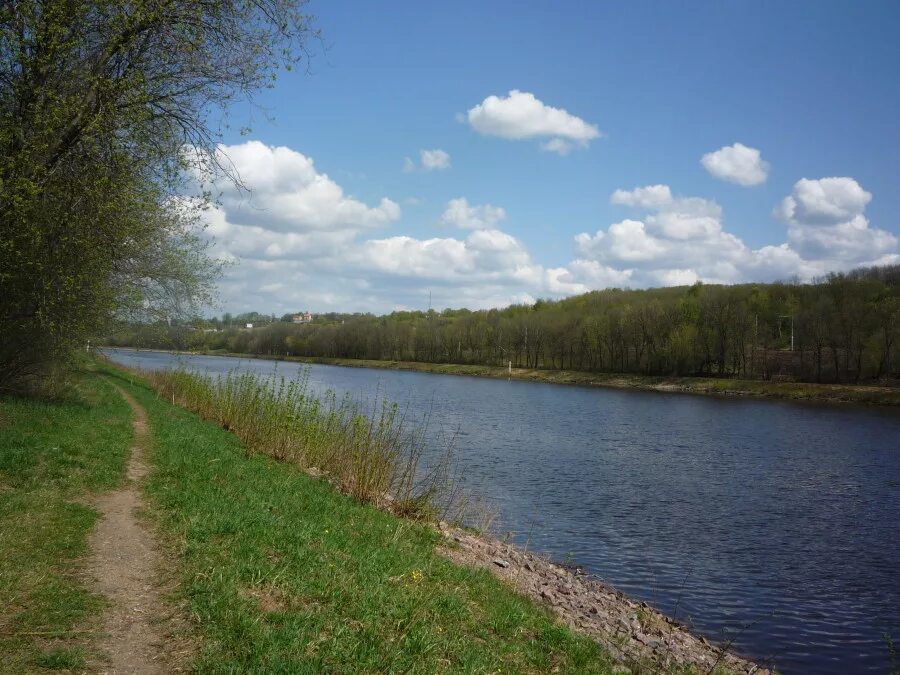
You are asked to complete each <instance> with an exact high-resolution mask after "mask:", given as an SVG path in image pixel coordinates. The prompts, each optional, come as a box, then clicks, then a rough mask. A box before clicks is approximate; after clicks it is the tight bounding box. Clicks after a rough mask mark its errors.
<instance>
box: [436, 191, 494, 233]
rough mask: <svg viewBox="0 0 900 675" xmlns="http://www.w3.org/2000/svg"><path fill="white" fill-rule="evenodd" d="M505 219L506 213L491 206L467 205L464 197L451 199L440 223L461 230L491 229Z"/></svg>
mask: <svg viewBox="0 0 900 675" xmlns="http://www.w3.org/2000/svg"><path fill="white" fill-rule="evenodd" d="M504 218H506V211H505V210H504V209H502V208H501V207H499V206H492V205H491V204H481V205H469V202H468V200H467V199H466V198H465V197H459V198H457V199H451V200H450V201H449V202H447V208H446V209H445V210H444V214H443V215H442V216H441V222H443V223H444V224H445V225H452V226H453V227H461V228H463V229H468V230H471V229H484V228H492V227H494V226H495V225H496V224H497V223H499V222H500V221H501V220H503V219H504Z"/></svg>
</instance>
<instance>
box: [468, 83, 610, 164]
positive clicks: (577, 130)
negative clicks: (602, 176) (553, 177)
mask: <svg viewBox="0 0 900 675" xmlns="http://www.w3.org/2000/svg"><path fill="white" fill-rule="evenodd" d="M466 118H467V119H468V121H469V124H470V125H471V126H472V128H473V129H475V130H476V131H477V132H479V133H480V134H484V135H485V136H499V137H500V138H506V139H509V140H523V139H532V138H546V139H548V140H547V141H545V142H544V143H543V144H542V145H541V148H542V149H544V150H547V151H550V152H556V153H558V154H561V155H565V154H567V153H568V152H569V151H571V150H572V149H573V148H574V147H576V146H577V147H587V145H588V144H589V143H590V142H591V141H592V140H594V139H596V138H599V137H600V136H601V133H600V130H599V129H598V128H597V127H596V125H593V124H590V123H588V122H585V121H584V120H583V119H581V118H580V117H576V116H575V115H572V114H570V113H569V112H567V111H566V110H563V109H562V108H554V107H552V106H549V105H546V104H545V103H543V102H542V101H540V100H539V99H538V98H536V97H535V95H534V94H531V93H529V92H524V91H518V90H516V89H514V90H512V91H510V92H509V94H508V95H507V96H506V97H499V96H488V97H487V98H486V99H484V101H482V102H481V103H479V104H478V105H476V106H475V107H473V108H471V109H470V110H469V111H468V113H467V116H466Z"/></svg>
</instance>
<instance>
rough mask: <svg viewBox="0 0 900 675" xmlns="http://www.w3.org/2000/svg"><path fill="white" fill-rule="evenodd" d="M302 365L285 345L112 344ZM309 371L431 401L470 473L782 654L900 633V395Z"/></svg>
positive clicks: (629, 583) (553, 530) (726, 630)
mask: <svg viewBox="0 0 900 675" xmlns="http://www.w3.org/2000/svg"><path fill="white" fill-rule="evenodd" d="M110 354H111V355H112V356H113V358H114V359H116V360H118V361H121V362H123V363H127V364H129V365H136V366H139V367H142V368H150V369H153V368H163V367H168V366H171V365H172V364H175V363H176V362H177V361H180V362H182V363H183V364H184V365H186V366H187V367H189V368H192V369H196V370H199V371H203V372H207V373H225V372H227V371H228V370H230V369H233V368H235V367H238V366H239V367H240V368H241V369H246V370H251V371H255V372H258V373H264V374H268V373H271V372H272V371H274V370H275V369H276V368H277V371H278V373H279V374H281V375H284V376H286V377H292V376H293V375H294V374H296V373H297V372H298V370H299V369H300V368H305V367H306V366H299V365H297V364H291V363H284V362H281V363H277V364H276V362H272V361H261V360H239V359H231V358H226V357H202V356H198V357H175V356H172V355H169V354H164V353H158V352H126V351H121V352H119V351H115V352H114V351H111V352H110ZM310 380H311V383H312V384H313V385H314V386H316V387H319V388H323V389H324V388H332V389H335V390H336V391H338V392H339V393H344V392H351V393H352V394H353V395H354V396H361V397H367V396H368V397H371V396H374V395H375V393H376V391H377V392H378V393H379V395H380V394H383V395H385V396H387V398H388V399H390V400H393V401H395V402H398V403H400V404H401V405H404V406H405V405H408V406H409V412H410V414H411V415H413V416H414V417H421V416H422V415H424V414H426V413H428V412H429V411H430V414H431V430H432V433H438V431H439V430H441V429H443V430H448V431H450V432H455V431H457V430H458V431H459V434H458V436H457V439H456V445H455V449H456V455H457V458H458V460H459V463H460V466H461V469H462V471H463V474H464V478H465V482H466V484H467V486H468V487H469V488H471V489H473V490H474V491H475V492H477V493H479V494H481V495H484V496H485V497H487V498H489V499H490V501H491V503H492V504H495V505H496V506H497V508H498V510H499V513H500V518H501V521H502V527H503V528H505V529H509V530H511V531H512V532H513V533H514V536H515V537H517V538H518V539H519V541H523V540H524V538H525V537H527V536H529V533H530V544H529V545H530V547H531V548H533V549H537V550H540V551H543V552H545V553H548V554H551V555H553V556H555V557H557V558H563V557H568V556H571V558H572V559H574V560H575V561H577V562H579V563H581V564H583V565H584V566H585V568H586V569H588V570H589V571H590V572H592V573H594V574H597V575H598V576H600V577H602V578H603V579H605V580H606V581H608V582H610V583H611V584H613V585H614V586H616V587H618V588H620V589H621V590H623V591H625V592H627V593H629V594H631V595H633V596H635V597H638V598H640V599H643V600H647V601H650V602H652V603H653V604H655V605H656V606H657V607H659V608H660V609H661V610H662V611H665V612H668V613H669V614H672V613H675V612H676V608H677V617H678V618H679V619H681V620H683V621H685V622H686V623H688V624H690V625H692V626H694V627H695V628H696V629H697V630H699V631H701V632H703V633H705V634H706V635H708V636H710V637H712V638H714V639H719V640H722V639H724V640H732V639H733V640H734V645H735V646H736V649H737V650H738V651H739V652H743V653H746V654H748V655H751V656H755V657H757V658H768V657H771V658H773V659H774V661H775V664H776V666H777V667H778V668H779V670H781V671H782V672H786V673H791V672H796V673H808V672H817V673H846V672H855V673H860V672H885V671H887V670H888V669H889V668H890V662H889V659H888V649H887V646H886V643H885V642H884V640H883V638H882V635H883V634H884V633H886V632H888V633H891V634H892V635H893V636H894V638H895V639H896V640H897V641H898V642H900V583H898V581H897V577H896V573H897V571H898V570H900V546H898V545H897V543H896V541H897V539H896V529H897V527H898V523H900V414H898V413H897V412H896V411H892V410H875V409H863V408H857V407H839V406H816V405H800V404H790V403H780V402H772V401H752V400H725V399H716V398H706V397H701V396H687V395H678V394H657V393H648V392H629V391H620V390H611V389H588V388H579V387H566V386H559V385H547V384H537V383H529V382H516V381H503V380H490V379H478V378H470V377H448V376H441V375H431V374H426V373H412V372H397V371H387V370H366V369H355V368H339V367H334V366H319V365H315V366H311V367H310Z"/></svg>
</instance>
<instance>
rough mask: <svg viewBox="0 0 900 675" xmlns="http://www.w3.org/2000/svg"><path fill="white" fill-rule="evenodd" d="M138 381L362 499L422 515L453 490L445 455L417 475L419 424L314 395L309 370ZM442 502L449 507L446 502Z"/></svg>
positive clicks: (172, 375)
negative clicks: (285, 375) (288, 377)
mask: <svg viewBox="0 0 900 675" xmlns="http://www.w3.org/2000/svg"><path fill="white" fill-rule="evenodd" d="M143 376H144V377H145V378H146V379H147V380H148V381H149V382H150V383H151V384H152V385H153V387H154V388H156V390H157V391H159V392H160V393H161V394H162V395H163V396H164V397H165V398H166V399H167V400H171V401H172V402H173V403H177V404H179V405H182V406H184V407H186V408H188V409H189V410H192V411H194V412H196V413H199V414H200V415H201V416H202V417H204V418H205V419H210V420H214V421H215V422H217V423H218V424H219V425H221V426H222V427H224V428H225V429H229V430H230V431H232V432H233V433H234V434H236V435H237V436H238V438H240V439H241V440H242V441H243V442H244V443H246V444H247V446H248V447H249V448H252V449H253V450H256V451H258V452H263V453H265V454H267V455H269V456H272V457H275V458H276V459H279V460H282V461H289V462H294V463H297V464H299V465H300V466H302V467H304V468H314V469H315V470H316V471H321V472H324V473H325V474H326V475H328V476H329V477H330V478H331V479H332V480H333V481H335V484H336V485H337V486H339V487H340V488H341V489H342V490H343V491H344V492H346V493H348V494H350V495H352V496H353V497H354V498H356V499H358V500H359V501H368V502H373V503H378V504H382V505H390V506H391V507H392V508H393V509H394V510H395V511H396V512H402V513H403V514H405V515H407V516H426V515H428V514H429V513H430V512H431V511H432V510H433V509H434V508H435V507H436V503H435V501H434V500H433V498H435V497H437V495H438V494H439V493H443V494H446V493H447V492H448V491H449V490H448V488H450V487H451V485H450V482H451V480H450V476H449V464H450V463H449V450H448V456H447V457H446V458H445V460H444V461H432V462H431V463H430V470H428V471H422V470H421V467H420V460H421V459H422V452H423V449H424V447H425V443H424V425H423V426H421V427H418V428H417V427H413V426H409V425H407V424H406V420H404V419H403V418H402V416H401V415H400V414H399V411H398V408H397V406H396V405H392V404H389V403H388V402H387V401H383V400H382V401H380V402H377V403H375V404H374V406H373V409H372V410H371V411H364V410H361V409H360V407H359V405H358V404H356V403H354V402H353V401H352V399H351V398H350V397H349V396H348V397H345V398H344V399H338V398H337V397H336V396H335V394H334V392H327V393H325V394H322V395H317V394H315V393H314V392H312V391H311V390H310V387H309V380H308V374H307V373H303V374H302V375H300V376H299V377H298V378H297V379H293V380H285V379H284V378H280V379H278V378H276V377H275V376H274V375H273V376H272V377H270V378H267V379H263V378H259V377H258V376H256V375H254V374H253V373H243V374H240V373H229V374H228V375H226V376H225V377H222V378H212V377H208V376H202V375H197V374H193V373H187V372H183V371H158V372H151V373H143ZM442 505H443V506H444V508H445V509H449V508H450V507H451V504H450V503H447V500H446V499H445V500H443V501H442Z"/></svg>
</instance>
